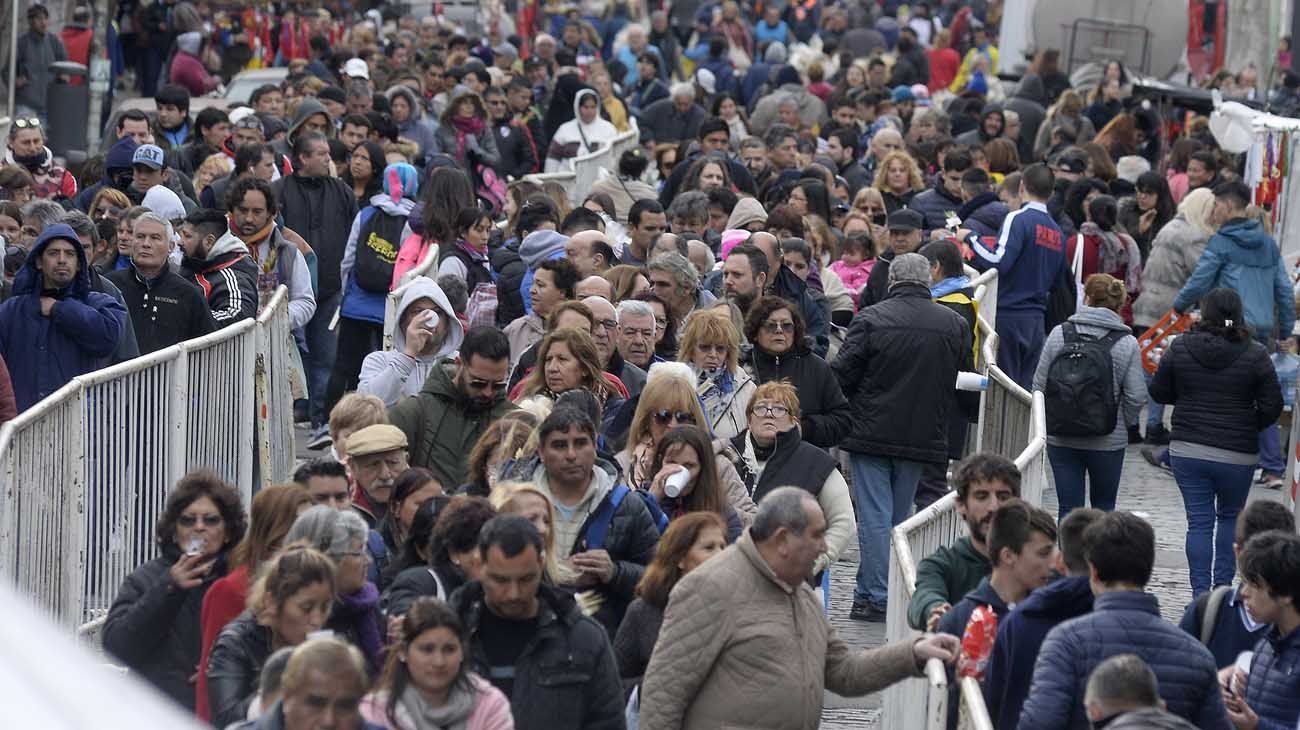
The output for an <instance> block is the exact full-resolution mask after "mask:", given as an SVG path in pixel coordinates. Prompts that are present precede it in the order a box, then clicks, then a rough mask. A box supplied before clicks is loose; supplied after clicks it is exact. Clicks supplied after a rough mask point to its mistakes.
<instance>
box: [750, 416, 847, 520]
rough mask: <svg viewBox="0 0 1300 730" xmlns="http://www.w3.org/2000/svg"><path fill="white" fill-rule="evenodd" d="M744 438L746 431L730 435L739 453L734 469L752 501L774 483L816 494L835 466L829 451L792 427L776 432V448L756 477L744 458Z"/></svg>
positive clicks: (767, 490) (758, 497)
mask: <svg viewBox="0 0 1300 730" xmlns="http://www.w3.org/2000/svg"><path fill="white" fill-rule="evenodd" d="M747 438H749V431H748V430H745V431H742V432H740V433H738V434H736V436H735V437H734V438H732V439H731V445H732V447H733V448H735V450H736V453H737V454H740V455H741V458H740V459H739V460H738V463H737V464H736V471H737V472H739V474H740V478H741V481H743V482H745V488H746V489H748V490H749V496H750V497H751V498H752V499H753V500H754V504H758V503H759V502H760V501H761V500H762V499H763V497H765V496H767V493H768V492H770V491H772V490H773V489H776V488H777V487H799V488H800V489H803V490H806V491H807V492H809V493H810V494H812V495H813V496H814V497H816V496H817V495H818V494H820V493H821V491H822V485H823V484H825V483H826V477H828V476H830V474H831V472H832V471H834V469H835V460H834V459H832V458H831V456H830V454H828V453H826V452H825V451H823V450H821V449H819V448H817V447H816V446H813V445H812V444H810V443H808V442H806V441H804V440H803V439H802V438H801V437H800V435H799V429H797V428H791V429H790V430H789V431H785V432H783V433H778V434H777V435H776V450H775V451H773V452H772V456H771V458H769V459H768V460H767V464H766V466H764V467H763V474H762V476H760V477H759V478H758V479H757V480H756V479H754V473H753V472H752V471H751V470H750V469H749V465H748V464H746V463H745V459H744V454H745V439H747Z"/></svg>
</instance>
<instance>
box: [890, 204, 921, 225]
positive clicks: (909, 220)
mask: <svg viewBox="0 0 1300 730" xmlns="http://www.w3.org/2000/svg"><path fill="white" fill-rule="evenodd" d="M887 223H888V226H889V230H891V231H919V230H921V228H922V227H923V226H924V225H925V218H923V217H921V214H920V213H917V212H916V211H914V210H912V209H911V208H899V209H898V210H896V211H894V212H893V213H890V214H889V220H888V221H887Z"/></svg>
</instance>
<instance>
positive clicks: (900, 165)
mask: <svg viewBox="0 0 1300 730" xmlns="http://www.w3.org/2000/svg"><path fill="white" fill-rule="evenodd" d="M871 186H872V187H873V188H875V189H876V190H879V191H880V195H881V197H882V198H884V200H885V211H886V212H887V213H893V212H894V211H896V210H898V209H899V208H906V207H907V205H908V204H909V203H911V202H912V198H913V197H914V196H915V195H916V194H917V193H919V192H921V191H922V190H925V181H924V180H922V178H921V168H919V167H917V165H916V160H914V159H912V156H911V155H909V154H907V153H906V152H904V151H903V150H894V151H893V152H890V153H889V154H887V155H885V159H883V160H881V161H880V165H879V166H878V167H877V168H876V179H875V181H874V182H873V183H872V184H871Z"/></svg>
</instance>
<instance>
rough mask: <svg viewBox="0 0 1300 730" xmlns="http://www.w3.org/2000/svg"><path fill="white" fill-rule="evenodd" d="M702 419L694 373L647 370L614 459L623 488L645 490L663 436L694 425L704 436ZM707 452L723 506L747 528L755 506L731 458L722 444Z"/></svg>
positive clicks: (670, 367)
mask: <svg viewBox="0 0 1300 730" xmlns="http://www.w3.org/2000/svg"><path fill="white" fill-rule="evenodd" d="M706 420H707V419H706V418H705V415H704V409H703V408H702V407H701V406H700V399H699V397H698V396H697V395H696V393H695V374H694V373H693V372H692V371H691V370H690V368H689V367H687V366H686V365H683V364H682V363H669V362H663V363H656V364H655V365H653V366H652V367H651V368H650V374H649V377H648V378H647V380H646V385H645V389H644V390H642V391H641V395H640V396H639V397H638V400H637V403H636V412H635V413H634V414H633V416H632V423H631V426H629V427H628V432H627V446H626V447H625V448H624V449H623V450H622V451H619V452H618V453H617V454H615V456H614V460H615V461H617V462H618V465H619V467H620V468H621V469H622V470H623V473H624V474H625V475H626V476H627V482H628V484H629V485H632V486H634V487H636V488H638V489H650V488H651V487H652V486H653V482H654V479H655V476H656V475H657V474H658V471H659V470H657V469H655V466H654V460H655V452H656V450H657V448H658V446H659V443H660V441H662V440H663V438H664V435H665V434H667V433H668V432H669V430H671V429H673V428H677V427H680V426H699V427H700V428H701V429H703V430H704V431H705V432H706V433H707V432H708V426H707V425H706ZM712 449H713V456H714V457H715V458H714V459H713V461H714V464H715V466H716V471H717V479H718V484H720V485H721V487H722V490H721V491H722V493H723V494H724V495H725V496H726V501H727V503H728V504H730V505H731V506H732V507H733V508H735V510H736V512H737V513H738V514H739V515H740V518H741V520H742V521H743V522H745V523H746V524H748V523H749V521H750V520H751V519H752V518H753V516H754V515H755V514H756V513H757V512H758V507H756V506H755V504H754V501H753V500H752V499H750V497H749V492H748V491H747V490H746V489H745V484H744V482H743V481H741V479H740V475H739V474H738V473H737V472H736V467H735V466H734V465H733V464H732V460H733V459H734V458H735V454H734V453H732V452H731V448H730V445H729V443H728V442H727V440H726V439H714V440H713V441H712Z"/></svg>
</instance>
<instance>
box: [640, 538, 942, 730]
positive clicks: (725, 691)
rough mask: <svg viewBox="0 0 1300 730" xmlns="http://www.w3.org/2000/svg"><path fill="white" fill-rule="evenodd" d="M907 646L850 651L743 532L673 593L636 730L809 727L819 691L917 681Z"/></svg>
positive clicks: (817, 712)
mask: <svg viewBox="0 0 1300 730" xmlns="http://www.w3.org/2000/svg"><path fill="white" fill-rule="evenodd" d="M913 643H914V642H912V641H902V642H897V643H894V644H889V645H887V646H884V647H881V648H879V649H872V650H866V651H853V650H851V649H849V647H848V646H847V645H845V644H844V642H842V641H840V639H839V638H838V637H836V635H835V631H834V629H832V628H831V625H830V623H829V622H828V621H827V619H826V615H825V613H823V611H822V604H821V602H820V601H818V600H817V596H816V594H814V593H813V590H812V588H810V587H808V584H807V583H800V584H799V585H798V586H795V587H793V588H792V587H791V586H789V585H787V584H785V583H784V582H782V581H781V579H780V578H778V577H777V576H776V574H775V573H774V572H773V571H772V568H771V567H770V566H769V565H768V564H767V561H765V560H764V559H763V557H762V555H760V554H759V552H758V548H757V546H755V545H754V542H753V540H752V539H751V538H750V535H749V532H748V531H746V532H745V534H744V535H742V536H741V538H740V539H739V540H737V541H736V544H735V545H732V546H731V547H729V548H727V549H726V550H724V551H723V552H722V553H721V554H720V555H718V556H717V557H715V558H713V559H712V560H709V561H708V562H707V563H705V564H704V565H702V566H700V567H699V568H697V569H696V570H694V571H692V572H691V573H690V574H688V575H687V576H686V577H685V578H683V579H682V580H681V582H680V583H678V584H677V587H676V588H674V589H673V592H672V596H671V598H670V599H669V601H668V610H667V612H666V613H665V614H664V622H663V628H662V629H660V631H659V640H658V642H657V643H656V644H655V649H654V654H653V655H652V656H651V657H650V666H649V667H648V668H647V669H646V674H645V681H644V684H643V685H642V687H641V717H640V721H641V724H640V727H641V730H678V728H681V729H682V730H719V729H720V728H723V729H725V728H771V729H772V730H798V729H799V728H806V729H807V730H815V728H817V726H818V724H819V723H820V721H821V713H822V699H823V690H825V689H829V690H831V691H832V692H835V693H836V694H839V695H843V696H849V697H851V696H857V695H864V694H867V693H868V692H874V691H876V690H879V689H882V688H884V687H886V686H888V685H890V684H893V683H894V682H897V681H899V680H902V679H905V678H907V677H912V676H920V670H919V669H918V668H917V666H916V660H915V659H914V658H913V656H912V645H913Z"/></svg>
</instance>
